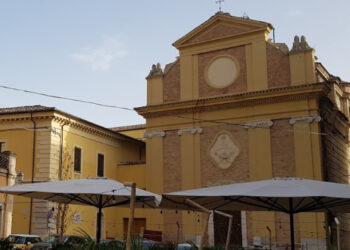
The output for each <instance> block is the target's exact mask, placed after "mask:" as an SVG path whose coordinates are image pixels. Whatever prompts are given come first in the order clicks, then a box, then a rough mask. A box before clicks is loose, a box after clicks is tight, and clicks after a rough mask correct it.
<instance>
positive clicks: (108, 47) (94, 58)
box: [70, 37, 127, 71]
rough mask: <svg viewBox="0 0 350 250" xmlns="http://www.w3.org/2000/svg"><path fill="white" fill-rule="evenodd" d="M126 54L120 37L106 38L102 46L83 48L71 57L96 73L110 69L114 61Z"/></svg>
mask: <svg viewBox="0 0 350 250" xmlns="http://www.w3.org/2000/svg"><path fill="white" fill-rule="evenodd" d="M126 54H127V51H126V50H125V48H124V45H123V43H122V42H121V41H120V39H119V38H118V37H106V38H104V39H103V40H102V43H101V44H98V45H95V46H88V47H84V48H81V49H79V51H78V52H76V53H73V54H71V55H70V56H71V57H72V58H74V59H75V60H77V61H79V62H83V63H87V64H89V65H90V67H91V69H92V70H94V71H103V70H108V69H110V68H111V65H112V63H113V62H114V61H116V60H118V59H121V58H123V57H124V56H125V55H126Z"/></svg>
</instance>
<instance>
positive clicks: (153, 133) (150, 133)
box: [144, 131, 165, 138]
mask: <svg viewBox="0 0 350 250" xmlns="http://www.w3.org/2000/svg"><path fill="white" fill-rule="evenodd" d="M163 136H165V132H164V131H147V132H146V133H145V135H144V137H145V138H152V137H163Z"/></svg>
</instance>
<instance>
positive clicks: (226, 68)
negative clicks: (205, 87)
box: [205, 56, 239, 88]
mask: <svg viewBox="0 0 350 250" xmlns="http://www.w3.org/2000/svg"><path fill="white" fill-rule="evenodd" d="M238 75H239V64H238V61H237V60H236V59H235V58H234V57H231V56H220V57H215V58H214V59H213V60H212V61H211V62H210V63H209V64H208V66H207V70H206V75H205V78H206V81H207V83H208V84H209V85H210V86H211V87H213V88H226V87H228V86H230V85H231V84H232V83H234V82H235V80H236V79H237V77H238Z"/></svg>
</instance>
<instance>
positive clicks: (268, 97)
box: [135, 82, 330, 118]
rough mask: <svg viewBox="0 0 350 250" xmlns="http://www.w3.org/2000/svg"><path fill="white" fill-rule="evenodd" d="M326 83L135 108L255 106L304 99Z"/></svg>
mask: <svg viewBox="0 0 350 250" xmlns="http://www.w3.org/2000/svg"><path fill="white" fill-rule="evenodd" d="M328 84H329V83H325V82H322V83H314V84H305V85H299V86H288V87H283V88H273V89H267V90H261V91H253V92H244V93H239V94H233V95H232V94H231V95H223V96H214V97H209V98H200V99H196V100H188V101H182V102H171V103H166V104H158V105H151V106H144V107H139V108H135V110H136V111H137V112H138V114H140V115H142V116H143V117H145V118H151V117H159V116H168V115H177V114H185V113H194V112H203V111H212V110H218V109H221V108H223V107H225V108H236V107H245V106H254V105H261V104H269V103H277V102H283V101H294V100H303V99H308V98H319V97H321V96H326V95H327V94H328V92H329V91H330V88H329V87H328Z"/></svg>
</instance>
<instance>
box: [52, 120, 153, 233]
mask: <svg viewBox="0 0 350 250" xmlns="http://www.w3.org/2000/svg"><path fill="white" fill-rule="evenodd" d="M55 126H57V124H55ZM74 147H79V148H81V150H82V151H81V152H82V153H81V154H82V161H81V172H80V173H79V172H74V173H73V172H72V175H71V177H72V178H89V177H96V176H97V155H98V153H102V154H103V155H104V176H105V177H108V178H112V179H116V180H119V181H122V182H124V181H135V182H136V184H137V187H139V188H144V187H145V186H146V184H145V165H135V166H119V167H118V164H119V163H121V162H127V161H137V160H140V145H137V144H135V143H131V142H128V141H117V140H115V139H109V138H103V137H100V136H96V135H91V134H89V133H87V132H84V131H81V130H78V129H75V128H71V127H69V126H66V127H64V152H67V153H68V154H70V155H71V156H72V157H73V156H74ZM142 157H144V156H141V158H142ZM72 159H73V158H72ZM143 160H144V159H143ZM71 163H72V164H73V162H71ZM71 168H73V165H71ZM70 210H71V211H75V212H79V213H80V214H81V216H82V223H81V224H74V223H72V224H71V226H70V227H69V230H68V234H77V231H76V229H77V228H81V229H83V230H84V231H86V232H87V233H89V234H90V235H91V236H95V234H96V214H97V209H96V208H93V207H88V206H72V207H71V208H70ZM121 211H123V209H121V208H110V209H108V210H106V211H104V221H105V230H106V231H105V232H104V233H105V234H106V236H108V237H117V236H118V234H120V233H121V232H122V231H120V227H119V226H118V225H119V224H120V223H121V225H122V216H123V215H124V214H125V212H124V214H123V213H122V212H121ZM142 216H143V214H142Z"/></svg>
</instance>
